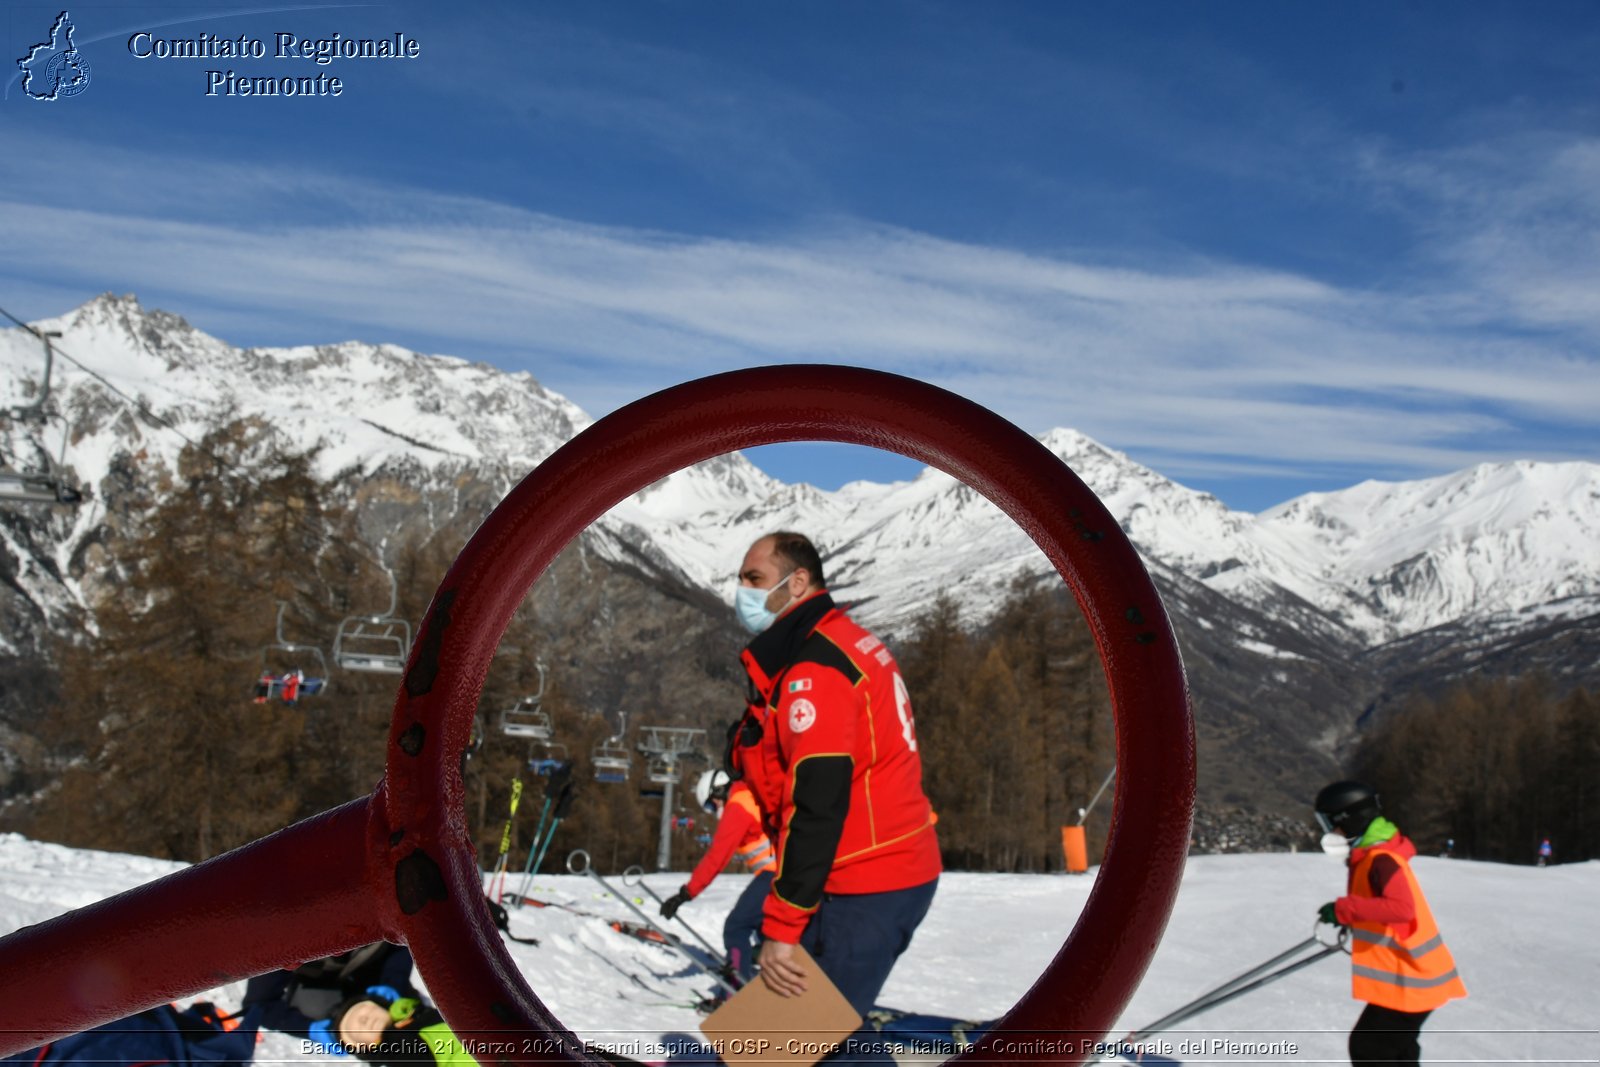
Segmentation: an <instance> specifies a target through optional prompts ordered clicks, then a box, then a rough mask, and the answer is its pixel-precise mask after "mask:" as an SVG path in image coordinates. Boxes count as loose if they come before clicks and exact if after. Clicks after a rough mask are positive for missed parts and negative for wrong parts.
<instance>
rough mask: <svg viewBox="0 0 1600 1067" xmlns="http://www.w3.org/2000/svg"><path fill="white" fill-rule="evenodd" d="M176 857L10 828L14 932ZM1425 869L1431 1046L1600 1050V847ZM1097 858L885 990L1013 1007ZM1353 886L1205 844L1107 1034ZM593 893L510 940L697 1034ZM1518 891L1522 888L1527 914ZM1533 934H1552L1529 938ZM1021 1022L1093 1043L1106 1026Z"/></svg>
mask: <svg viewBox="0 0 1600 1067" xmlns="http://www.w3.org/2000/svg"><path fill="white" fill-rule="evenodd" d="M176 867H177V865H175V864H170V863H164V862H160V861H156V860H150V859H145V858H142V857H138V856H126V855H118V854H114V853H105V852H90V851H79V850H73V849H68V848H64V847H62V846H59V845H49V844H41V843H39V842H35V841H31V840H28V839H26V838H22V837H19V836H17V835H14V834H11V835H0V934H4V933H8V932H10V931H11V930H13V929H16V928H18V927H20V926H24V925H27V924H30V923H35V922H39V921H41V920H43V919H46V918H49V917H51V916H53V915H56V914H59V913H61V912H64V911H67V910H69V909H71V908H75V907H80V906H82V905H84V904H88V903H91V902H93V901H95V900H98V899H100V898H102V897H105V896H109V895H111V894H113V893H116V892H120V891H122V890H124V889H127V888H131V887H133V886H135V885H139V884H143V883H144V882H146V881H149V880H151V879H153V878H156V877H159V876H160V875H162V874H165V873H167V872H168V871H170V870H174V869H176ZM1415 868H1416V871H1417V876H1418V879H1419V881H1420V882H1421V883H1422V886H1423V888H1424V891H1425V892H1426V893H1427V894H1428V899H1429V903H1430V904H1431V905H1432V907H1433V910H1434V913H1435V915H1436V916H1437V918H1438V922H1439V927H1440V930H1441V932H1442V933H1443V935H1444V937H1445V939H1446V941H1447V943H1448V944H1449V946H1450V949H1451V952H1452V953H1453V954H1454V955H1455V957H1456V962H1457V965H1458V967H1459V968H1460V971H1461V974H1462V977H1463V980H1464V981H1465V982H1466V985H1467V989H1468V991H1469V993H1470V996H1469V997H1468V998H1467V999H1466V1000H1460V1001H1454V1002H1452V1003H1450V1004H1448V1005H1446V1006H1445V1007H1443V1008H1441V1009H1439V1010H1438V1011H1437V1012H1436V1013H1435V1014H1434V1015H1433V1016H1432V1017H1431V1018H1430V1019H1429V1020H1428V1023H1427V1025H1426V1026H1425V1027H1424V1028H1423V1032H1422V1047H1423V1055H1424V1058H1425V1060H1426V1061H1427V1062H1430V1063H1447V1062H1461V1063H1506V1062H1540V1063H1548V1064H1569V1063H1570V1064H1576V1063H1593V1062H1594V1053H1595V1044H1594V1042H1595V1025H1596V1017H1595V1009H1594V990H1595V989H1596V988H1600V956H1597V955H1596V953H1595V951H1594V946H1595V945H1596V944H1600V913H1597V912H1596V910H1595V909H1594V907H1593V906H1592V902H1593V901H1594V900H1595V899H1596V898H1597V897H1600V862H1590V863H1584V864H1576V865H1571V866H1554V867H1547V868H1534V867H1510V866H1502V865H1498V864H1487V863H1472V862H1468V861H1464V860H1443V859H1434V858H1426V857H1424V858H1420V859H1418V860H1417V861H1415ZM1094 874H1095V872H1094V871H1091V872H1090V874H1089V875H1086V876H1069V875H1004V874H961V873H953V874H948V873H947V874H946V875H945V876H944V877H943V878H941V880H940V885H939V892H938V895H937V896H936V897H935V899H934V903H933V907H932V909H931V910H930V911H929V913H928V917H927V919H926V920H925V921H924V922H923V924H922V927H921V929H920V930H919V931H918V932H917V936H916V939H915V940H914V941H913V942H912V944H911V948H910V949H909V950H908V951H907V952H906V954H905V955H904V956H903V957H902V958H901V960H900V962H899V963H898V964H897V966H896V967H895V970H894V973H893V974H892V975H891V976H890V979H889V983H888V985H887V986H886V987H885V989H884V992H883V995H882V997H881V998H880V1000H881V1003H883V1004H886V1005H890V1006H893V1007H896V1008H900V1009H903V1010H911V1011H920V1012H929V1013H936V1014H943V1015H950V1016H953V1017H956V1018H963V1019H990V1018H995V1017H997V1016H1000V1015H1003V1014H1004V1013H1005V1012H1006V1011H1007V1010H1009V1009H1010V1007H1011V1006H1012V1004H1014V1003H1015V1002H1016V1000H1017V999H1018V998H1019V997H1020V996H1021V995H1022V993H1023V992H1025V991H1026V990H1027V989H1028V988H1029V987H1030V986H1031V985H1032V984H1033V982H1034V981H1035V980H1036V979H1037V977H1038V976H1039V974H1040V973H1041V972H1042V971H1043V969H1044V968H1045V966H1046V965H1047V964H1048V963H1049V961H1050V959H1051V958H1052V957H1053V956H1054V954H1055V952H1056V951H1057V949H1058V948H1059V947H1060V945H1061V943H1062V941H1063V940H1064V939H1065V937H1066V936H1067V934H1068V933H1069V932H1070V931H1071V929H1072V927H1073V924H1074V923H1075V922H1076V921H1077V918H1078V915H1079V913H1080V912H1081V911H1082V910H1083V907H1084V905H1085V903H1086V901H1087V899H1088V895H1089V891H1090V889H1091V888H1092V885H1093V878H1094ZM746 878H747V876H743V875H724V876H722V877H721V878H719V879H717V881H716V882H714V883H713V884H712V886H711V888H710V889H708V890H707V891H706V892H705V894H703V895H702V896H700V897H697V898H696V899H695V901H694V902H693V903H692V904H690V905H689V906H687V907H685V908H684V910H683V913H682V914H683V918H684V919H685V920H687V921H688V922H689V923H691V924H692V925H693V926H694V927H695V928H696V929H697V930H699V931H700V932H701V933H702V934H705V935H707V936H712V935H714V934H715V933H716V931H717V930H718V929H719V928H720V926H721V922H722V919H723V917H724V916H725V915H726V914H727V911H728V909H729V908H730V907H731V906H732V905H733V902H734V900H735V899H736V897H737V895H738V893H739V891H740V890H741V889H743V887H744V884H745V881H746ZM682 880H683V875H682V874H681V873H678V874H657V875H651V876H650V877H649V878H648V879H647V882H648V884H649V885H651V886H652V887H653V888H654V890H655V891H656V893H657V894H658V895H660V896H663V897H665V896H667V895H668V894H670V893H671V892H672V891H673V890H674V889H676V887H677V886H678V885H679V884H681V882H682ZM1343 885H1344V871H1343V869H1342V867H1341V866H1340V865H1339V864H1338V863H1336V862H1334V861H1330V860H1329V859H1328V858H1327V857H1325V856H1322V855H1320V854H1317V855H1313V854H1306V853H1301V854H1292V853H1277V854H1263V855H1250V854H1246V855H1232V856H1200V857H1193V858H1191V859H1190V861H1189V865H1188V869H1187V870H1186V871H1185V874H1184V878H1183V884H1182V887H1181V888H1180V890H1179V894H1178V900H1177V906H1176V908H1175V909H1174V912H1173V915H1172V918H1171V921H1170V922H1169V923H1168V926H1167V931H1166V934H1165V936H1164V938H1163V940H1162V942H1161V944H1160V947H1159V948H1158V950H1157V952H1156V954H1155V958H1154V960H1153V961H1152V963H1151V966H1150V969H1149V971H1148V972H1147V973H1146V976H1145V978H1144V981H1143V983H1142V984H1141V985H1140V987H1139V989H1138V991H1137V992H1136V993H1135V994H1134V997H1133V1000H1132V1002H1131V1004H1130V1005H1129V1006H1128V1010H1127V1011H1126V1013H1125V1014H1124V1016H1123V1018H1122V1019H1121V1020H1120V1021H1119V1022H1118V1024H1117V1027H1116V1028H1115V1029H1114V1030H1113V1032H1112V1033H1111V1034H1110V1035H1107V1036H1108V1037H1109V1038H1113V1039H1114V1038H1117V1037H1119V1036H1121V1035H1122V1034H1125V1033H1130V1032H1132V1031H1135V1030H1138V1029H1140V1028H1141V1027H1143V1026H1144V1025H1146V1024H1148V1023H1150V1022H1153V1021H1154V1020H1156V1019H1157V1018H1160V1017H1161V1016H1164V1015H1166V1014H1167V1013H1168V1012H1170V1011H1172V1010H1174V1009H1176V1008H1178V1007H1180V1006H1182V1005H1183V1004H1186V1003H1187V1002H1189V1001H1191V1000H1193V999H1194V998H1196V997H1198V996H1199V995H1200V994H1201V993H1203V992H1205V991H1206V990H1208V989H1211V988H1213V987H1215V986H1217V985H1220V984H1222V982H1223V981H1225V980H1226V979H1228V978H1231V977H1233V976H1234V975H1236V974H1239V973H1241V972H1243V971H1245V970H1246V969H1248V968H1250V967H1253V966H1255V965H1257V964H1259V963H1262V962H1264V961H1266V960H1267V959H1269V958H1271V957H1272V956H1275V955H1277V954H1278V953H1279V952H1281V951H1283V950H1284V949H1287V948H1289V947H1290V946H1292V945H1294V944H1296V943H1297V942H1299V941H1301V940H1302V939H1303V938H1306V937H1308V936H1310V934H1311V932H1312V929H1313V921H1314V919H1315V913H1316V909H1317V907H1318V905H1320V904H1321V903H1322V902H1323V901H1325V900H1330V899H1332V898H1333V897H1334V896H1337V895H1339V893H1340V892H1341V891H1342V888H1343ZM618 888H620V886H619V887H618ZM597 890H598V887H596V886H595V885H594V884H593V883H592V882H590V881H588V880H587V879H584V878H582V877H579V876H575V875H561V876H555V875H551V876H545V877H541V878H539V879H537V880H536V882H535V887H534V889H533V891H532V895H534V896H536V897H539V898H541V899H544V900H548V901H551V902H555V903H561V904H567V905H570V906H572V907H574V908H577V909H579V910H581V911H584V912H590V913H593V914H594V915H595V916H599V917H597V918H592V917H589V916H587V915H580V914H576V913H574V912H571V911H565V910H562V909H560V908H555V907H546V908H542V909H537V910H535V909H531V908H528V909H523V910H520V911H515V910H514V911H512V913H511V927H512V932H513V933H515V934H517V935H518V936H521V937H537V938H539V939H540V944H539V945H537V946H532V945H521V944H514V943H508V944H507V948H508V950H509V951H510V953H511V956H512V958H513V959H514V960H515V961H516V963H517V965H518V966H519V967H520V969H521V970H522V973H523V975H524V976H525V977H526V978H527V980H528V981H529V983H530V984H531V986H532V988H533V990H534V992H535V993H536V994H537V995H538V996H539V997H540V998H541V999H543V1000H544V1002H545V1003H546V1004H547V1005H548V1006H549V1007H550V1008H551V1010H552V1011H553V1012H554V1013H555V1014H556V1016H557V1018H559V1019H560V1020H561V1022H562V1023H563V1024H564V1025H566V1026H568V1027H570V1028H571V1029H572V1030H573V1031H575V1032H576V1033H577V1034H578V1036H579V1037H581V1038H582V1039H584V1040H585V1041H587V1042H588V1043H589V1044H590V1045H591V1047H597V1048H607V1049H611V1050H615V1051H621V1052H623V1053H625V1054H628V1055H632V1056H635V1057H639V1058H658V1057H659V1058H664V1057H665V1056H666V1055H668V1054H674V1055H680V1056H681V1055H682V1054H683V1053H685V1052H686V1051H690V1050H698V1049H699V1048H700V1033H699V1030H698V1023H699V1021H700V1017H699V1016H698V1015H697V1013H696V1012H695V1011H694V1010H693V1008H692V1007H690V1006H689V1004H690V1003H691V1002H692V1001H693V1000H694V999H696V998H698V997H699V996H701V995H703V994H704V993H705V992H707V991H708V990H709V988H710V984H711V983H710V982H709V980H707V979H706V978H704V977H703V976H702V975H701V974H700V973H699V972H698V971H696V970H695V969H694V968H693V967H692V966H690V965H689V964H688V963H687V962H686V960H685V959H684V957H683V956H681V955H679V954H677V953H674V952H673V951H671V950H669V949H666V948H663V947H658V946H655V945H649V944H645V943H642V942H640V941H637V940H635V939H633V938H629V937H626V936H624V935H622V934H619V933H616V932H614V931H613V930H611V929H610V927H609V926H608V925H607V919H609V918H618V919H630V918H632V916H631V914H630V913H629V912H628V911H627V909H626V908H625V907H623V905H622V904H621V903H620V902H619V901H617V900H615V899H613V898H609V897H606V896H603V895H600V894H599V893H598V892H597ZM646 899H648V898H646ZM1507 901H1514V902H1516V906H1515V908H1514V909H1513V910H1514V914H1508V912H1507V909H1506V902H1507ZM1223 931H1225V932H1226V936H1222V935H1221V932H1223ZM1529 945H1537V946H1538V950H1537V951H1534V952H1530V951H1528V950H1527V946H1529ZM424 984H425V983H424ZM243 990H244V986H243V983H241V982H236V983H232V984H230V985H226V986H222V987H219V988H217V989H214V990H211V991H209V992H208V993H206V994H204V995H203V996H202V997H199V998H196V999H208V1000H213V1001H215V1002H217V1003H219V1004H221V1005H222V1006H224V1007H229V1008H231V1007H237V1005H238V1004H239V1000H240V997H241V996H242V994H243ZM1359 1010H1360V1005H1358V1004H1357V1003H1356V1002H1355V1001H1353V1000H1351V999H1350V968H1349V964H1348V963H1347V962H1346V960H1345V958H1344V957H1342V956H1335V957H1331V958H1329V959H1326V960H1324V961H1322V962H1319V963H1316V964H1313V965H1312V966H1310V967H1309V968H1307V969H1305V970H1302V971H1299V972H1298V973H1296V974H1294V975H1291V976H1289V977H1288V978H1285V979H1283V980H1281V981H1279V982H1276V983H1274V984H1272V985H1269V986H1266V987H1264V988H1262V989H1259V990H1257V991H1255V992H1253V993H1251V994H1249V995H1247V996H1245V997H1242V998H1240V999H1239V1000H1236V1001H1234V1002H1233V1003H1231V1004H1227V1005H1224V1006H1223V1007H1220V1008H1217V1009H1215V1010H1213V1011H1211V1012H1208V1013H1206V1014H1203V1015H1200V1016H1197V1017H1196V1018H1194V1019H1192V1020H1190V1021H1189V1022H1187V1023H1183V1024H1181V1026H1180V1028H1178V1029H1176V1030H1172V1031H1168V1032H1165V1033H1163V1034H1160V1035H1156V1036H1155V1037H1153V1038H1151V1039H1150V1040H1151V1041H1152V1042H1156V1041H1160V1042H1165V1043H1167V1044H1166V1046H1159V1047H1157V1051H1158V1052H1160V1053H1162V1054H1164V1055H1166V1056H1167V1057H1168V1058H1169V1059H1172V1060H1177V1061H1179V1062H1183V1063H1202V1062H1203V1063H1208V1064H1250V1065H1257V1067H1259V1065H1260V1064H1263V1063H1318V1062H1323V1063H1338V1062H1343V1061H1344V1051H1343V1050H1344V1042H1345V1038H1346V1035H1347V1033H1348V1031H1349V1028H1350V1026H1351V1025H1352V1024H1353V1023H1354V1021H1355V1018H1356V1016H1357V1014H1359ZM1018 1037H1019V1038H1021V1039H1040V1038H1043V1037H1048V1038H1052V1039H1056V1040H1070V1041H1075V1040H1090V1041H1093V1040H1095V1039H1097V1038H1098V1037H1099V1035H1018ZM1186 1042H1187V1043H1190V1046H1191V1047H1194V1043H1199V1048H1200V1052H1199V1053H1198V1054H1192V1053H1183V1052H1180V1051H1179V1049H1180V1048H1181V1047H1182V1046H1183V1045H1184V1043H1186ZM1230 1043H1234V1044H1237V1043H1257V1044H1274V1043H1275V1044H1278V1045H1280V1046H1285V1047H1286V1046H1287V1045H1293V1046H1294V1051H1293V1052H1292V1053H1290V1052H1288V1051H1287V1050H1285V1051H1284V1052H1282V1053H1279V1054H1275V1055H1263V1054H1251V1055H1240V1054H1230V1053H1229V1052H1228V1051H1227V1049H1228V1048H1229V1047H1230ZM1167 1046H1170V1049H1168V1048H1167ZM1147 1047H1150V1046H1147ZM257 1061H258V1062H263V1063H267V1062H281V1063H288V1064H293V1063H298V1062H306V1063H308V1064H311V1063H316V1064H321V1063H331V1062H335V1061H334V1060H333V1059H332V1058H331V1057H325V1056H321V1055H317V1054H313V1053H307V1052H305V1051H304V1050H303V1049H302V1048H301V1042H300V1041H299V1040H297V1039H295V1038H292V1037H289V1036H287V1035H284V1034H276V1033H269V1034H267V1035H265V1040H264V1041H263V1042H262V1044H261V1045H260V1046H259V1047H258V1049H257ZM340 1062H348V1061H340ZM1116 1062H1119V1063H1125V1062H1127V1061H1125V1060H1119V1061H1116Z"/></svg>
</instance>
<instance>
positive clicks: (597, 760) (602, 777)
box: [589, 711, 633, 783]
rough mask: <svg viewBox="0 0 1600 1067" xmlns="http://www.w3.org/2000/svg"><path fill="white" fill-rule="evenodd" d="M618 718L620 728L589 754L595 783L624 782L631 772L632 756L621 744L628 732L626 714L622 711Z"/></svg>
mask: <svg viewBox="0 0 1600 1067" xmlns="http://www.w3.org/2000/svg"><path fill="white" fill-rule="evenodd" d="M619 717H620V718H621V720H622V726H621V728H620V729H618V730H617V732H616V733H615V734H613V735H612V736H610V737H608V738H606V739H605V740H604V741H601V742H600V743H599V744H597V745H595V746H594V749H593V750H592V751H591V752H590V753H589V762H590V763H592V764H594V780H595V781H597V782H613V783H614V782H626V781H627V780H628V774H629V773H630V772H631V771H632V770H633V754H632V753H630V752H629V751H628V749H627V746H626V745H624V744H623V737H624V736H625V735H626V734H627V732H628V713H627V712H625V711H624V712H622V713H621V715H620V716H619Z"/></svg>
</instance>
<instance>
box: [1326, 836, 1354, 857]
mask: <svg viewBox="0 0 1600 1067" xmlns="http://www.w3.org/2000/svg"><path fill="white" fill-rule="evenodd" d="M1322 851H1324V852H1326V853H1327V854H1328V855H1330V856H1332V857H1333V858H1334V859H1336V860H1342V859H1349V858H1350V841H1349V839H1348V838H1346V837H1345V836H1344V835H1343V834H1341V833H1340V832H1339V831H1337V830H1329V831H1328V832H1327V833H1325V834H1323V835H1322Z"/></svg>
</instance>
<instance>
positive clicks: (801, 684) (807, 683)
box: [789, 678, 811, 693]
mask: <svg viewBox="0 0 1600 1067" xmlns="http://www.w3.org/2000/svg"><path fill="white" fill-rule="evenodd" d="M810 688H811V679H810V678H796V679H795V680H794V681H792V682H790V683H789V692H791V693H804V692H805V691H806V690H808V689H810Z"/></svg>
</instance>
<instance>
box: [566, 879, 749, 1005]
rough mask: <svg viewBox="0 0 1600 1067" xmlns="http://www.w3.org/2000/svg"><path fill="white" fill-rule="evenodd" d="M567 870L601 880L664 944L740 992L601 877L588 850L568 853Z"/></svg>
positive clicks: (728, 987) (724, 985)
mask: <svg viewBox="0 0 1600 1067" xmlns="http://www.w3.org/2000/svg"><path fill="white" fill-rule="evenodd" d="M580 856H581V857H583V858H582V859H581V860H580V859H579V858H578V857H580ZM567 870H569V871H571V872H572V873H573V874H587V875H588V876H589V877H590V878H593V879H594V880H595V881H596V882H599V883H600V886H601V888H603V889H604V890H605V891H606V892H607V893H609V894H610V895H611V896H612V897H614V898H615V899H617V900H619V901H621V902H622V906H623V907H625V908H627V909H628V910H629V911H631V912H633V913H634V914H635V915H637V916H638V917H639V920H640V921H641V922H643V923H644V924H645V925H646V926H648V927H649V928H650V929H652V930H654V931H655V932H656V933H658V934H660V935H661V937H662V938H663V940H662V944H664V945H666V946H667V947H668V948H675V949H677V950H678V951H679V952H680V953H682V954H683V957H684V959H686V960H688V961H689V962H690V963H692V964H693V965H694V966H695V967H696V968H698V969H699V970H702V971H704V972H705V973H706V974H708V975H710V976H711V977H712V978H714V979H715V980H716V983H717V984H718V985H719V986H721V987H722V988H723V989H726V990H727V991H728V995H729V996H732V995H733V994H734V993H737V992H738V990H737V989H735V988H733V986H731V985H729V984H728V982H727V980H726V979H724V978H723V977H722V975H720V974H718V973H717V972H716V971H713V970H712V969H711V968H709V967H707V966H706V965H705V964H703V963H701V962H700V961H699V960H697V959H695V958H694V953H692V952H690V951H689V950H688V949H686V948H684V947H683V946H682V945H680V944H679V943H678V941H677V939H676V938H674V937H673V936H672V935H671V934H669V933H667V932H666V931H665V930H663V929H661V927H659V926H657V925H656V924H655V920H653V919H651V918H650V916H648V915H646V914H645V913H644V912H642V911H640V910H639V909H638V908H636V907H634V906H633V901H631V900H629V899H628V898H627V897H625V896H623V895H622V894H621V893H619V892H617V891H616V890H615V889H612V888H611V883H609V882H607V881H606V880H605V879H604V878H602V877H600V874H599V872H598V871H596V870H595V869H594V867H593V865H591V864H590V862H589V853H588V852H586V851H584V850H583V849H581V848H577V849H573V850H572V851H571V852H569V853H567Z"/></svg>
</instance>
